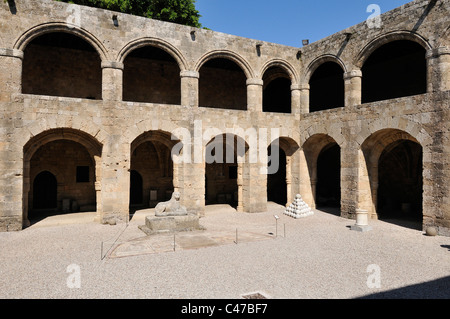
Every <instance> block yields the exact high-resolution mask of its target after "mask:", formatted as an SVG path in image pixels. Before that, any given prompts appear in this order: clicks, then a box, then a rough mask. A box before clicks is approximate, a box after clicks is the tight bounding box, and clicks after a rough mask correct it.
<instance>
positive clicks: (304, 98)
mask: <svg viewBox="0 0 450 319" xmlns="http://www.w3.org/2000/svg"><path fill="white" fill-rule="evenodd" d="M299 90H300V97H299V98H300V114H308V113H309V84H308V83H303V84H300V85H299Z"/></svg>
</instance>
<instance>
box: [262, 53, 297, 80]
mask: <svg viewBox="0 0 450 319" xmlns="http://www.w3.org/2000/svg"><path fill="white" fill-rule="evenodd" d="M272 67H279V68H280V69H282V70H284V71H285V72H286V73H287V75H288V77H289V79H290V80H291V83H292V85H297V84H298V82H299V76H298V74H297V72H296V70H295V68H294V67H293V66H292V65H291V64H290V63H289V62H287V61H285V60H282V59H272V60H269V61H267V62H266V63H265V64H264V65H263V67H262V68H261V71H260V74H261V76H264V73H266V71H267V70H268V69H270V68H272Z"/></svg>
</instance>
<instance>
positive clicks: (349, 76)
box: [344, 70, 362, 80]
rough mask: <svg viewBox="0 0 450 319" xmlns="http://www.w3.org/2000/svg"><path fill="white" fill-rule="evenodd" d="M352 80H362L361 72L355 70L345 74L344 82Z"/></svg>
mask: <svg viewBox="0 0 450 319" xmlns="http://www.w3.org/2000/svg"><path fill="white" fill-rule="evenodd" d="M352 78H362V72H361V70H353V71H350V72H345V73H344V80H347V79H352Z"/></svg>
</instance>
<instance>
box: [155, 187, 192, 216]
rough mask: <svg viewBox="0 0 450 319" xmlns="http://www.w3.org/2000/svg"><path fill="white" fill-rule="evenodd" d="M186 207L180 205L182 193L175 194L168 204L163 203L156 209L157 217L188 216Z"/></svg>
mask: <svg viewBox="0 0 450 319" xmlns="http://www.w3.org/2000/svg"><path fill="white" fill-rule="evenodd" d="M187 214H188V213H187V210H186V207H184V206H181V204H180V193H179V192H174V193H173V194H172V198H171V199H170V200H169V201H167V202H161V203H159V204H158V205H156V207H155V216H156V217H167V216H186V215H187Z"/></svg>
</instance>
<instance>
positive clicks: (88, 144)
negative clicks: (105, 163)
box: [23, 128, 102, 225]
mask: <svg viewBox="0 0 450 319" xmlns="http://www.w3.org/2000/svg"><path fill="white" fill-rule="evenodd" d="M23 150H24V176H23V178H24V183H23V187H24V196H23V219H24V225H28V224H29V222H30V220H33V219H36V217H37V215H36V213H37V212H38V211H39V210H42V208H44V207H45V206H48V208H50V206H52V208H51V210H50V211H48V210H47V213H46V214H47V215H49V214H54V213H57V214H59V213H78V212H97V213H99V212H100V210H98V209H97V204H99V203H101V198H99V197H100V192H99V191H98V190H97V189H96V187H95V183H96V179H97V176H99V175H101V165H100V162H101V153H102V145H101V144H100V143H99V142H98V141H97V140H96V139H95V138H93V137H92V136H91V135H89V134H87V133H84V132H82V131H80V130H74V129H69V128H59V129H52V130H48V131H44V132H42V133H40V134H38V135H36V136H34V137H33V138H32V139H30V140H29V141H28V143H26V144H25V146H24V149H23ZM45 172H50V173H45ZM49 174H51V175H53V176H54V178H52V177H51V176H50V175H49ZM56 181H57V182H56ZM55 184H56V187H55ZM55 189H56V205H55ZM47 196H48V198H47ZM50 198H52V199H51V200H50ZM44 215H45V214H44ZM41 217H46V216H42V214H41V216H39V218H41Z"/></svg>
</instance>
